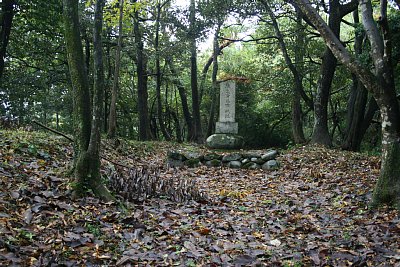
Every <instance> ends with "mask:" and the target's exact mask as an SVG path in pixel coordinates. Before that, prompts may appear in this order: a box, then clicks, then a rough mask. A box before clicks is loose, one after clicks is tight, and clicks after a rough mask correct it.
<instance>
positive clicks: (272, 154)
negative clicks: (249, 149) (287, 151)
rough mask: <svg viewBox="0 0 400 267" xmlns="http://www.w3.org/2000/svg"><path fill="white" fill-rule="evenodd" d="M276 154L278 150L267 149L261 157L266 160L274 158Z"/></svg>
mask: <svg viewBox="0 0 400 267" xmlns="http://www.w3.org/2000/svg"><path fill="white" fill-rule="evenodd" d="M277 155H278V151H276V150H270V151H267V152H266V153H265V154H264V155H262V156H261V159H262V160H264V161H268V160H271V159H275V158H276V156H277Z"/></svg>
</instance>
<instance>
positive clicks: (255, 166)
mask: <svg viewBox="0 0 400 267" xmlns="http://www.w3.org/2000/svg"><path fill="white" fill-rule="evenodd" d="M260 168H261V166H260V165H259V164H257V163H255V162H248V163H246V164H244V165H243V166H242V169H246V170H257V169H260Z"/></svg>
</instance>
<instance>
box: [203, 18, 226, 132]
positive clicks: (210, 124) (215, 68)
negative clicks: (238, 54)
mask: <svg viewBox="0 0 400 267" xmlns="http://www.w3.org/2000/svg"><path fill="white" fill-rule="evenodd" d="M221 26H222V22H219V23H218V26H217V29H216V31H215V35H214V42H213V72H212V91H211V108H210V114H209V116H210V117H209V118H208V127H207V136H210V135H212V134H213V132H214V125H215V109H216V106H217V92H218V84H217V74H218V53H219V46H218V35H219V32H220V29H221Z"/></svg>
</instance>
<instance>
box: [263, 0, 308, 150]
mask: <svg viewBox="0 0 400 267" xmlns="http://www.w3.org/2000/svg"><path fill="white" fill-rule="evenodd" d="M262 2H263V4H264V6H265V7H266V9H267V12H268V14H269V16H270V18H271V20H272V26H273V27H274V30H275V34H276V36H277V38H278V43H279V47H280V49H281V52H282V54H283V56H284V58H285V62H286V65H288V67H289V69H290V71H291V72H292V74H293V80H294V86H293V90H292V134H293V140H294V142H295V143H296V144H302V143H305V142H306V139H305V137H304V132H303V122H302V111H301V103H300V92H301V91H304V88H303V77H302V76H301V74H300V72H299V71H298V69H297V67H296V66H295V64H294V63H293V61H292V59H291V58H290V56H289V53H288V51H287V47H286V43H285V40H284V39H283V35H282V32H281V30H280V29H279V25H278V22H277V20H276V17H275V14H274V12H273V11H272V10H271V8H270V6H269V5H268V3H267V1H265V0H263V1H262ZM297 17H298V18H297V24H298V25H297V26H298V29H297V30H298V31H299V33H298V34H297V37H296V38H297V40H296V43H302V42H303V37H302V36H303V35H302V34H301V33H300V31H301V30H302V28H303V27H302V25H301V19H302V18H301V14H300V12H297ZM299 53H301V49H297V50H296V51H295V54H296V61H297V62H299V61H300V60H301V61H302V60H303V59H302V56H300V55H299Z"/></svg>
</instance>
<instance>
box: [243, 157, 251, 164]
mask: <svg viewBox="0 0 400 267" xmlns="http://www.w3.org/2000/svg"><path fill="white" fill-rule="evenodd" d="M249 162H250V159H248V158H245V159H243V160H242V164H246V163H249Z"/></svg>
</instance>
